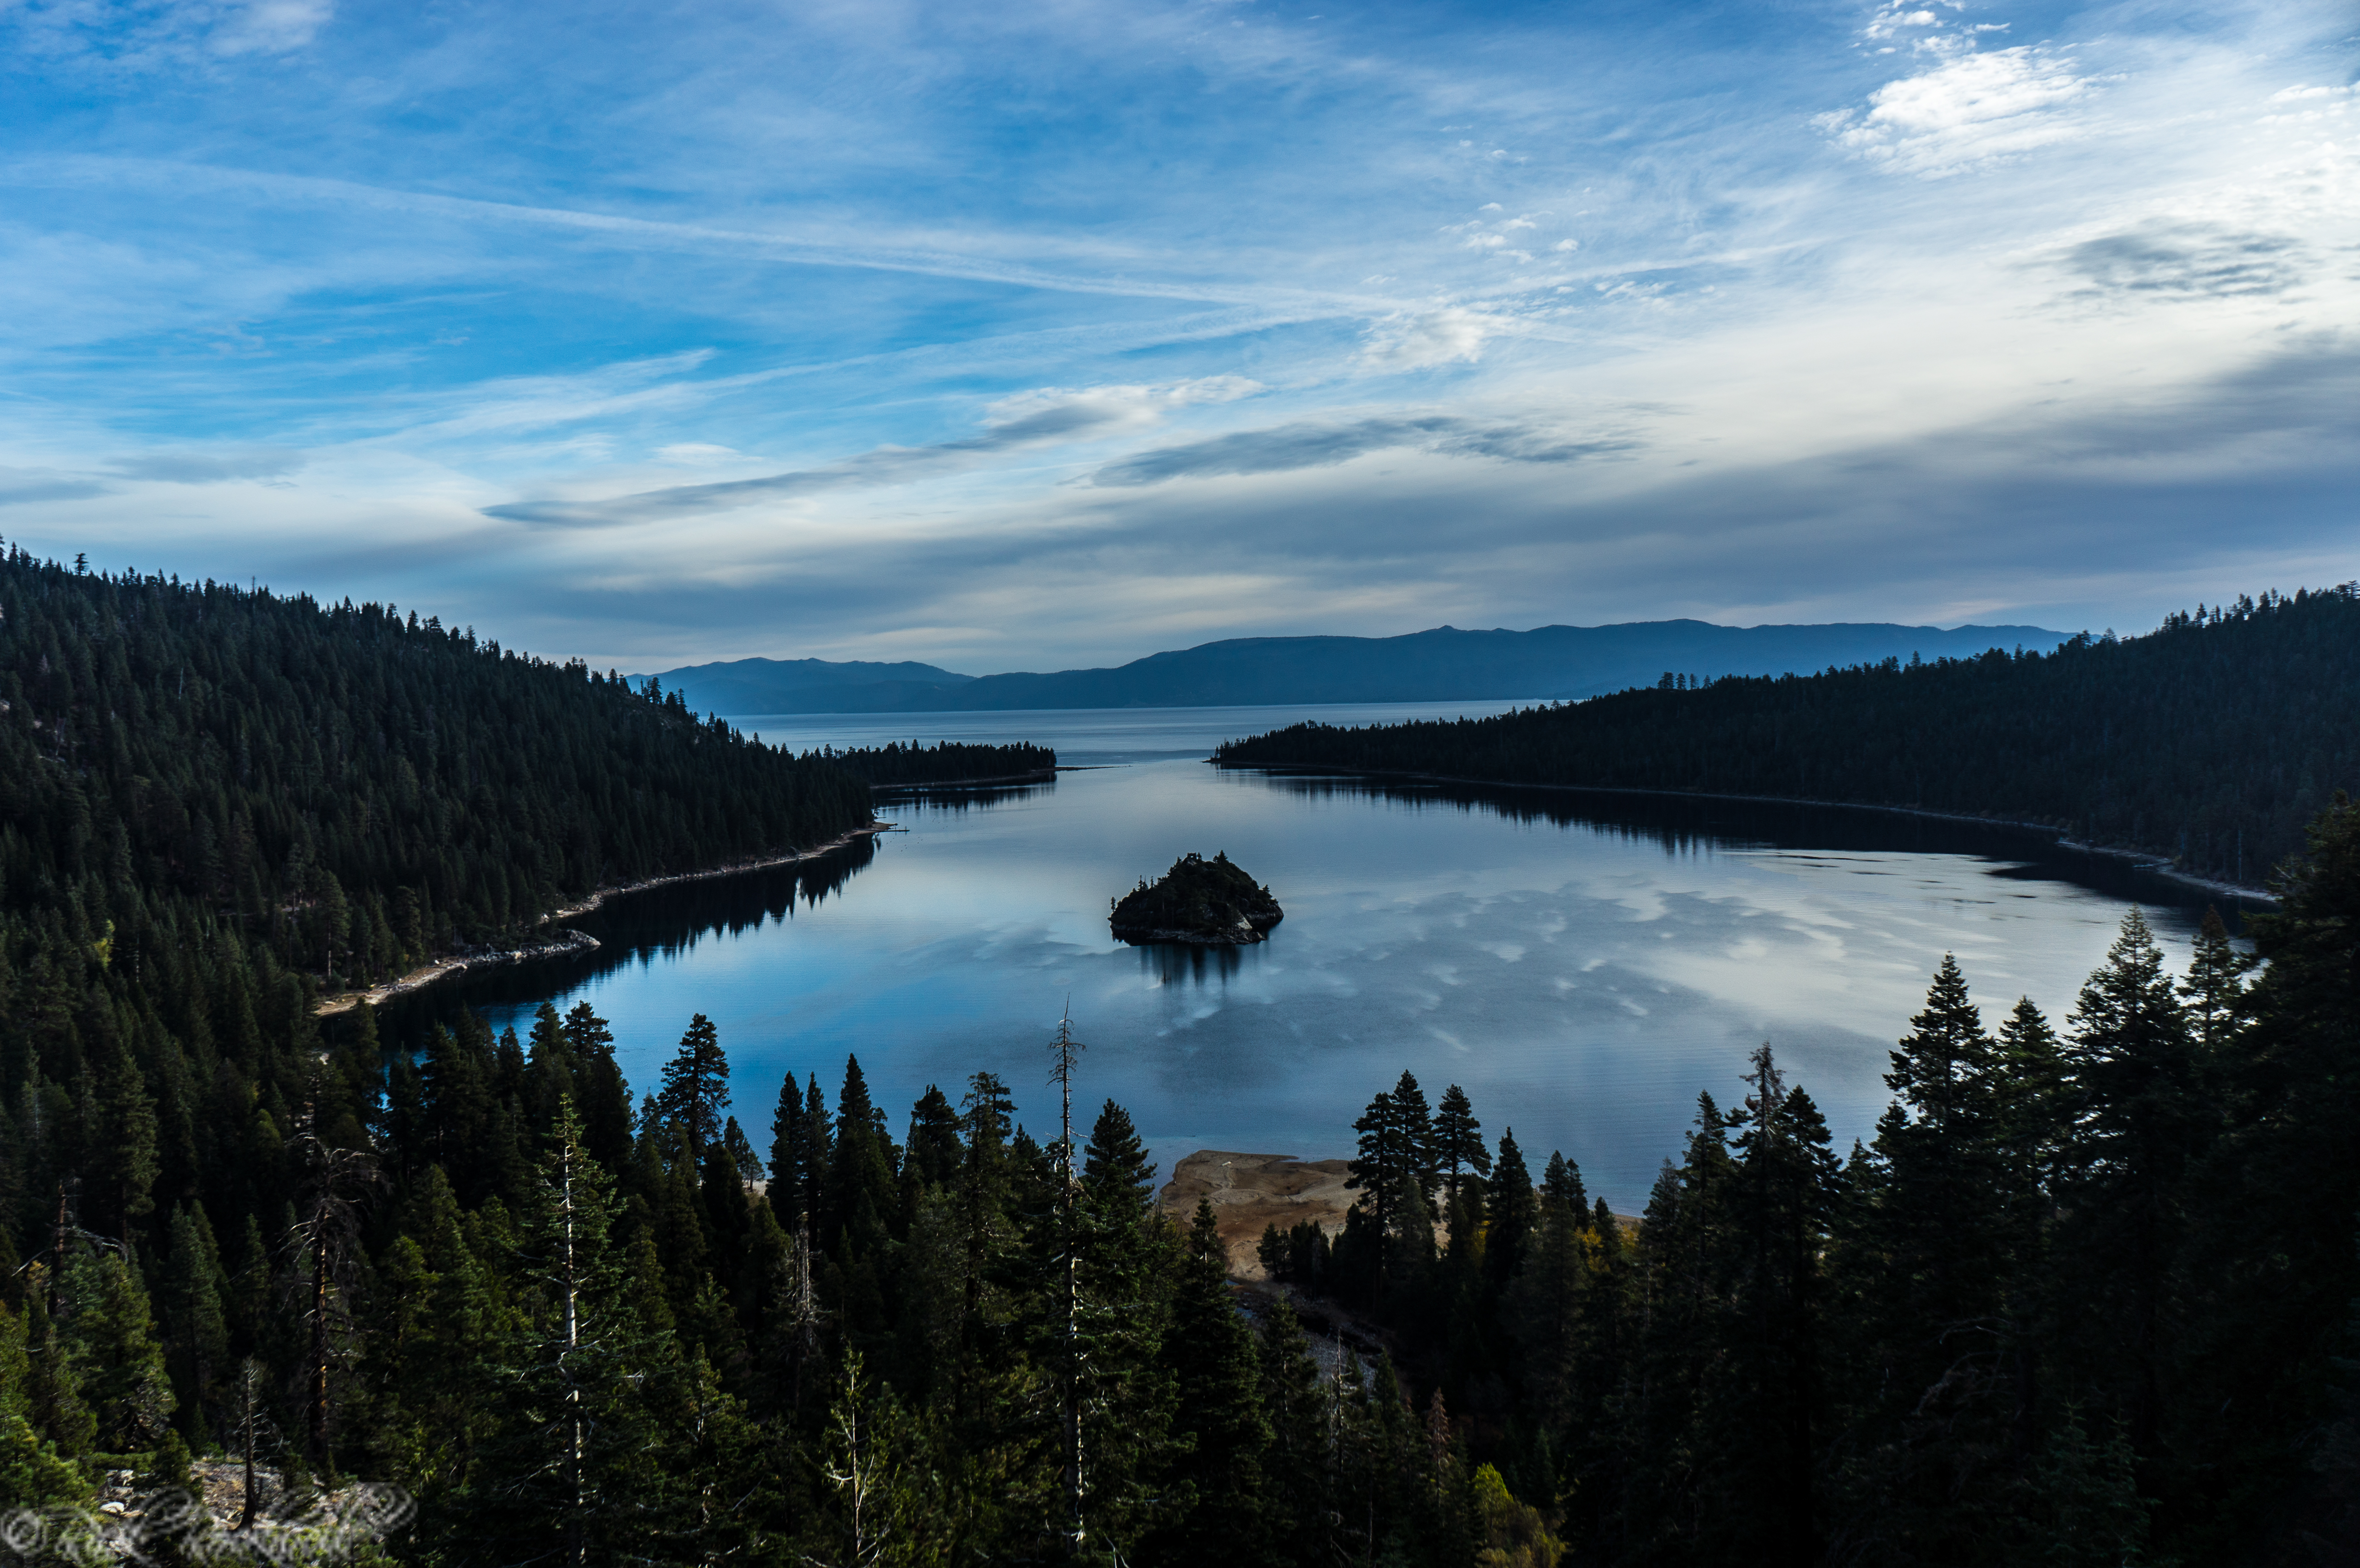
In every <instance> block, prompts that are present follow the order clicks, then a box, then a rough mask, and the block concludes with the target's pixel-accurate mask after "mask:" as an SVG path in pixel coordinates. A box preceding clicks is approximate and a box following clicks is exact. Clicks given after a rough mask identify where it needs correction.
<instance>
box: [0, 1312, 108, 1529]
mask: <svg viewBox="0 0 2360 1568" xmlns="http://www.w3.org/2000/svg"><path fill="white" fill-rule="evenodd" d="M32 1349H33V1346H31V1345H29V1344H28V1343H27V1325H26V1322H25V1320H24V1319H23V1318H21V1317H19V1316H17V1315H16V1313H14V1312H10V1311H9V1310H8V1306H7V1303H6V1302H5V1301H0V1508H46V1507H54V1506H57V1505H60V1504H72V1503H80V1502H82V1501H83V1500H84V1499H85V1498H86V1497H89V1495H90V1486H89V1483H88V1482H86V1481H84V1480H83V1479H82V1472H81V1471H80V1470H79V1469H78V1468H77V1467H76V1466H75V1465H72V1464H71V1462H69V1461H68V1460H66V1459H65V1458H63V1457H62V1456H60V1454H59V1453H58V1451H57V1446H56V1444H55V1443H52V1442H50V1441H49V1439H47V1438H45V1437H44V1436H42V1435H41V1433H39V1432H37V1431H36V1430H34V1426H33V1417H34V1415H35V1413H36V1408H37V1407H36V1405H35V1367H34V1364H33V1358H32V1354H31V1352H32Z"/></svg>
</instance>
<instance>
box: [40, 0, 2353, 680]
mask: <svg viewBox="0 0 2360 1568" xmlns="http://www.w3.org/2000/svg"><path fill="white" fill-rule="evenodd" d="M2355 74H2360V21H2356V20H2355V13H2354V12H2353V11H2352V9H2351V7H2350V6H2349V5H2348V4H2344V3H2334V4H2330V3H2320V0H2275V3H2273V4H2269V5H2210V6H2204V7H2201V8H2200V7H2191V6H2187V5H2172V4H2152V5H2142V4H2134V5H2096V6H2086V7H2076V6H2070V5H2050V6H2038V5H2012V4H2007V3H2005V0H1992V3H1990V4H1984V3H1982V0H1976V3H1972V4H1964V5H1941V4H1937V5H1928V6H1926V7H1923V8H1919V7H1916V6H1909V5H1875V4H1841V5H1837V4H1755V5H1685V6H1666V5H1546V6H1537V5H1536V6H1530V7H1517V6H1513V5H1497V4H1491V5H1481V6H1466V7H1452V6H1448V5H1432V4H1427V5H1392V6H1389V5H1355V4H1334V3H1330V0H1313V3H1310V4H1289V5H1274V4H1270V3H1268V0H1254V3H1251V4H1248V3H1221V4H1203V3H1182V4H1165V3H1161V0H1131V3H1130V4H1091V3H1079V0H1045V3H1040V4H1034V5H1025V6H1008V7H988V6H973V5H895V4H884V3H863V4H858V5H825V4H807V5H749V4H700V5H675V6H672V7H663V6H659V5H629V6H622V5H598V4H595V3H594V4H584V5H569V6H564V7H556V6H541V5H530V4H508V5H474V4H451V3H447V0H425V3H422V4H421V3H418V0H412V3H411V4H407V5H399V6H392V5H384V6H363V5H349V4H337V3H336V0H257V3H252V4H240V3H237V0H210V3H202V4H199V3H182V0H146V3H141V4H115V3H114V0H0V93H5V97H0V133H4V134H5V147H0V367H5V369H4V370H0V413H5V417H0V534H5V536H6V537H7V538H9V539H14V540H16V541H18V542H21V543H24V544H25V545H27V547H28V548H31V549H34V550H38V551H40V552H43V553H59V554H63V555H68V556H70V555H71V554H72V553H74V552H75V551H78V550H86V551H88V552H89V553H90V555H91V557H92V559H93V561H97V562H101V563H104V564H107V565H110V566H122V565H126V564H132V565H137V566H140V567H143V568H149V569H159V570H166V571H172V572H179V573H180V574H182V575H183V576H214V577H221V578H236V579H244V578H246V577H248V576H255V577H259V578H261V579H263V580H265V581H267V582H269V583H275V584H278V585H279V586H280V587H282V588H289V589H294V588H300V589H305V590H309V591H311V592H313V593H319V594H322V595H323V596H332V597H342V596H344V595H346V594H350V595H352V596H354V597H355V598H362V597H367V598H378V599H384V598H392V599H395V600H397V601H399V603H401V604H404V605H414V606H416V607H418V608H419V609H420V610H421V612H428V611H432V612H438V613H440V614H441V615H443V617H444V618H445V619H446V620H449V621H453V622H454V623H465V624H472V625H474V626H476V627H477V629H478V630H479V631H480V632H482V633H483V634H485V635H486V636H494V637H499V638H500V639H501V640H503V641H504V642H507V643H508V644H510V645H511V646H522V647H527V648H532V649H534V650H536V651H541V652H545V653H548V654H551V655H552V656H573V655H581V656H583V657H585V658H588V659H592V660H593V661H594V662H595V663H597V664H600V665H606V664H615V665H618V666H621V667H623V668H626V669H655V668H663V667H666V666H669V665H671V664H676V663H685V662H691V661H695V660H702V659H715V658H732V657H739V656H743V655H748V654H769V655H774V656H788V657H800V656H818V657H824V658H836V659H844V658H893V659H900V658H914V659H928V660H932V661H934V662H938V663H943V664H945V665H948V666H950V667H952V668H955V669H961V670H970V671H978V672H980V671H986V670H1005V669H1028V668H1029V669H1042V668H1051V669H1054V668H1060V667H1064V666H1068V665H1076V664H1087V663H1101V662H1109V661H1115V660H1120V659H1128V658H1132V657H1136V656H1138V655H1140V654H1143V653H1146V652H1150V651H1153V650H1154V649H1157V648H1175V647H1183V646H1186V645H1188V644H1192V643H1196V642H1201V641H1206V640H1208V639H1210V638H1213V637H1227V636H1240V635H1257V634H1265V633H1296V632H1346V633H1360V634H1389V633H1395V632H1403V631H1409V630H1414V629H1416V628H1419V627H1424V626H1434V625H1437V624H1441V623H1446V622H1448V623H1450V624H1455V625H1459V626H1534V625H1539V624H1544V623H1547V622H1581V623H1595V622H1600V621H1612V620H1633V619H1649V618H1655V617H1660V616H1667V615H1698V616H1702V617H1704V618H1708V619H1712V620H1719V621H1725V622H1732V623H1739V624H1753V623H1756V622H1761V621H1804V620H1838V619H1849V620H1905V621H1933V622H1942V623H1956V622H1960V621H1965V620H1985V621H1990V620H2004V621H2017V622H2038V623H2041V624H2045V625H2049V626H2065V627H2075V626H2092V627H2096V626H2105V625H2118V626H2121V627H2122V628H2123V629H2125V630H2129V629H2133V628H2137V627H2144V626H2149V625H2152V624H2153V622H2154V621H2155V619H2156V618H2157V617H2158V615H2160V614H2161V613H2162V612H2163V611H2164V610H2166V609H2169V608H2172V607H2177V606H2184V605H2188V604H2193V603H2195V602H2197V601H2199V600H2203V601H2208V602H2210V601H2214V600H2218V599H2220V598H2223V597H2224V596H2234V594H2235V593H2239V592H2245V591H2258V590H2260V589H2262V588H2264V587H2267V586H2278V587H2281V588H2291V587H2293V586H2296V585H2298V584H2302V583H2330V582H2337V581H2342V580H2344V579H2347V578H2351V577H2354V576H2360V534H2355V523H2360V516H2355V496H2360V483H2355V482H2360V93H2355V86H2354V83H2355Z"/></svg>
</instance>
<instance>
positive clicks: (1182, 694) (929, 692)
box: [657, 621, 2067, 714]
mask: <svg viewBox="0 0 2360 1568" xmlns="http://www.w3.org/2000/svg"><path fill="white" fill-rule="evenodd" d="M2066 636H2067V634H2066V633H2063V632H2052V631H2048V630H2044V629H2043V628H2041V627H2039V626H1956V627H1952V628H1950V629H1949V630H1944V629H1943V628H1941V627H1939V626H1885V625H1851V624H1840V625H1834V626H1714V625H1712V624H1711V623H1710V622H1709V621H1631V622H1626V623H1624V624H1622V625H1621V626H1540V627H1536V628H1535V629H1534V630H1532V631H1528V632H1512V631H1488V632H1470V631H1460V630H1459V629H1458V628H1457V627H1455V626H1437V627H1436V628H1435V629H1433V630H1432V631H1424V632H1412V633H1410V634H1409V635H1407V636H1405V637H1232V638H1229V639H1228V640H1227V641H1223V642H1208V643H1205V644H1203V645H1201V646H1199V647H1196V648H1182V649H1179V650H1177V651H1175V652H1171V653H1154V654H1150V655H1148V656H1147V657H1146V658H1145V659H1133V660H1131V662H1130V663H1129V664H1125V665H1120V666H1118V667H1116V668H1115V669H1112V670H1058V671H1055V672H1054V673H1052V674H1046V675H1038V674H1030V673H1022V672H1020V673H1014V674H1008V675H984V676H974V675H961V674H958V673H956V671H953V670H940V669H937V668H935V667H934V665H931V664H916V663H907V662H905V663H899V664H877V663H865V662H853V663H844V664H831V663H829V662H828V661H826V660H825V659H736V660H732V661H730V662H728V663H724V664H695V665H688V666H684V667H683V668H681V669H678V670H663V671H661V672H660V673H659V674H658V676H657V679H658V680H659V681H661V682H662V683H663V687H664V689H665V690H666V691H679V692H681V693H682V695H683V698H684V700H685V701H686V702H687V703H688V705H689V706H690V707H691V708H694V709H695V710H697V711H699V712H706V713H730V714H739V713H945V712H949V713H973V712H978V711H986V710H999V709H1009V708H1198V707H1247V706H1264V705H1277V704H1300V703H1307V702H1448V701H1452V700H1454V699H1464V700H1467V701H1470V702H1474V701H1483V700H1487V699H1488V700H1500V699H1512V698H1524V699H1530V700H1535V701H1540V700H1562V699H1566V698H1573V697H1594V696H1597V695H1598V694H1600V693H1601V692H1605V691H1622V689H1623V688H1625V687H1629V686H1646V685H1653V684H1654V683H1655V681H1657V680H1659V679H1660V678H1661V677H1662V676H1663V675H1664V674H1665V672H1666V671H1673V672H1676V673H1678V674H1683V675H1696V676H1700V677H1705V678H1710V677H1713V676H1720V675H1782V674H1786V673H1787V672H1788V671H1795V672H1798V673H1803V672H1808V671H1812V670H1824V669H1826V668H1827V667H1828V666H1830V665H1850V664H1862V663H1874V662H1875V661H1877V660H1879V659H1886V658H1898V659H1903V660H1905V661H1906V660H1907V659H1909V658H1910V656H1911V655H1913V654H1915V655H1918V656H1920V657H1922V658H1925V659H1935V658H1938V657H1940V656H1942V655H1945V654H1947V655H1950V656H1952V657H1957V656H1961V655H1965V654H1975V653H1981V652H1983V650H1984V649H1985V648H2016V647H2018V646H2022V647H2025V648H2038V649H2040V650H2041V651H2043V652H2046V651H2048V650H2049V649H2050V648H2054V647H2056V646H2057V645H2058V644H2059V643H2060V642H2062V641H2064V640H2065V637H2066Z"/></svg>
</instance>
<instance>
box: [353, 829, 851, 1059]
mask: <svg viewBox="0 0 2360 1568" xmlns="http://www.w3.org/2000/svg"><path fill="white" fill-rule="evenodd" d="M888 830H889V824H887V823H884V822H870V823H869V825H868V826H867V827H865V828H855V829H853V830H852V831H851V832H850V833H846V834H844V835H843V836H842V837H840V838H835V839H831V840H829V841H828V842H827V843H825V844H821V845H819V846H818V847H817V848H815V849H804V850H797V851H796V852H795V853H793V854H792V855H767V856H764V857H761V858H759V859H755V860H738V861H732V862H729V863H728V864H727V865H723V866H707V867H705V869H704V870H702V871H678V872H674V873H672V874H671V875H670V876H666V877H647V878H645V879H644V880H642V881H638V882H620V883H617V884H616V885H614V886H613V887H601V888H599V889H598V890H597V891H596V892H595V893H593V894H591V895H590V897H589V898H585V900H583V901H582V902H581V903H578V904H567V905H564V906H563V907H561V908H558V909H552V910H550V911H549V912H548V913H547V914H545V915H542V916H541V918H540V919H538V920H534V921H533V922H532V927H531V928H530V929H534V930H538V929H539V928H541V927H542V926H545V925H548V924H549V923H550V922H552V920H574V919H577V918H579V917H580V916H583V915H586V914H589V913H590V912H591V911H593V910H595V909H597V908H598V907H599V906H600V905H602V904H604V903H606V900H607V899H609V898H619V897H621V896H622V895H623V894H626V893H644V892H646V891H648V890H649V889H650V888H653V887H672V886H673V885H675V884H677V883H682V882H704V881H709V880H710V879H712V878H714V877H737V876H741V875H743V874H744V873H746V872H748V871H768V870H770V869H771V868H773V867H775V866H792V865H794V864H795V863H796V862H797V861H803V860H811V859H814V858H816V857H818V856H820V855H831V854H833V853H835V852H836V850H839V849H842V848H844V847H845V846H846V845H847V844H851V843H853V842H854V841H855V840H857V839H863V838H870V837H874V836H875V835H876V834H878V833H884V832H887V831H888ZM598 945H599V942H598V939H597V938H596V937H594V936H592V935H590V934H589V933H588V932H587V931H569V932H567V933H566V938H565V940H563V941H558V942H539V943H535V944H531V945H529V946H525V947H515V948H492V949H486V951H484V952H482V953H459V954H454V955H453V956H451V957H448V958H438V959H436V960H434V961H433V962H432V963H431V964H421V965H420V966H419V967H418V968H416V969H413V970H410V972H409V973H408V974H406V975H397V976H396V977H395V978H393V979H391V980H388V981H387V982H386V983H385V984H384V985H371V986H367V987H366V988H364V989H362V990H358V991H339V992H337V993H336V994H335V995H334V996H322V997H321V998H320V1000H319V1001H317V1002H315V1003H313V1004H312V1006H311V1016H312V1017H313V1018H333V1017H335V1016H337V1015H338V1014H341V1013H348V1012H350V1011H352V1010H353V1008H355V1007H358V1006H359V1005H360V1004H361V1003H363V1002H366V1003H367V1004H368V1005H369V1006H370V1007H376V1006H377V1005H378V1004H379V1003H381V1002H385V1001H388V1000H390V999H391V998H393V997H395V996H406V995H408V994H409V993H410V992H412V991H421V990H424V989H425V988H426V987H427V986H429V985H432V984H434V982H436V981H437V980H440V979H443V977H444V976H446V975H456V974H458V973H460V972H461V971H463V970H467V969H493V968H497V967H498V966H500V965H501V964H524V963H529V962H530V961H531V960H533V959H536V958H556V957H559V956H562V955H563V954H565V953H588V952H592V951H594V950H595V949H596V948H597V947H598Z"/></svg>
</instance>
